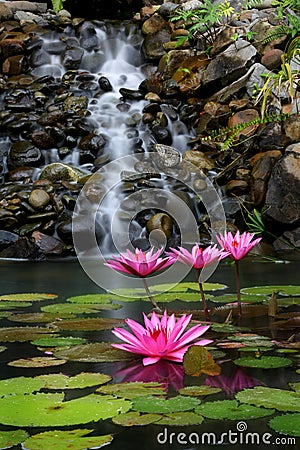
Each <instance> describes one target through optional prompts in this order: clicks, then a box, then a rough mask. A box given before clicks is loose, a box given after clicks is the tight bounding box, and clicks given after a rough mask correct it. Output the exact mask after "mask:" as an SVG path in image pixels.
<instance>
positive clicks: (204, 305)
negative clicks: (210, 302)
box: [198, 269, 210, 321]
mask: <svg viewBox="0 0 300 450" xmlns="http://www.w3.org/2000/svg"><path fill="white" fill-rule="evenodd" d="M198 284H199V289H200V294H201V299H202V305H203V309H204V313H205V319H206V320H207V321H210V315H209V310H208V307H207V303H206V299H205V295H204V290H203V284H202V282H201V279H200V269H199V270H198Z"/></svg>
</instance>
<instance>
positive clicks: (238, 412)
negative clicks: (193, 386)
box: [195, 400, 275, 420]
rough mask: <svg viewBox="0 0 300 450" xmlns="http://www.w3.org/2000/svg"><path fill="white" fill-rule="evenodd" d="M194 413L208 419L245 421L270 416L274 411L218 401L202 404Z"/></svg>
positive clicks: (231, 401)
mask: <svg viewBox="0 0 300 450" xmlns="http://www.w3.org/2000/svg"><path fill="white" fill-rule="evenodd" d="M195 412H196V413H197V414H202V415H203V416H204V417H208V418H209V419H219V420H220V419H228V420H247V419H258V418H260V417H266V416H270V415H272V414H274V412H275V411H274V409H265V408H258V407H256V406H251V405H245V404H239V403H238V402H237V401H236V400H218V401H215V402H206V403H203V404H202V405H200V406H198V407H197V408H196V409H195Z"/></svg>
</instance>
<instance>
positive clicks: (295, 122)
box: [284, 114, 300, 142]
mask: <svg viewBox="0 0 300 450" xmlns="http://www.w3.org/2000/svg"><path fill="white" fill-rule="evenodd" d="M284 131H285V134H286V136H287V137H288V138H289V139H290V140H291V141H292V142H300V116H299V114H294V115H292V116H290V117H289V118H288V119H287V120H286V121H285V122H284Z"/></svg>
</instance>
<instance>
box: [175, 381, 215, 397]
mask: <svg viewBox="0 0 300 450" xmlns="http://www.w3.org/2000/svg"><path fill="white" fill-rule="evenodd" d="M221 391H222V389H220V388H215V387H212V386H206V385H205V384H204V385H202V386H186V387H184V388H182V389H179V391H178V392H179V394H180V395H189V396H191V397H198V396H199V397H200V396H204V395H211V394H217V393H218V392H221Z"/></svg>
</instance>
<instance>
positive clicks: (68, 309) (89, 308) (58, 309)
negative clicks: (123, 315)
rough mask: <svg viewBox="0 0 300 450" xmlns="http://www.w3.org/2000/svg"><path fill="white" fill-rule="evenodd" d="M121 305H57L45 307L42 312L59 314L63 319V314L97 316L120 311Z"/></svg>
mask: <svg viewBox="0 0 300 450" xmlns="http://www.w3.org/2000/svg"><path fill="white" fill-rule="evenodd" d="M120 308H121V306H120V305H116V304H112V303H103V304H102V303H100V304H97V303H55V304H53V305H47V306H43V307H42V308H41V310H42V311H44V312H47V313H52V314H58V315H59V317H62V318H64V317H63V314H64V315H65V314H96V313H98V312H99V311H102V310H105V311H108V310H116V309H120Z"/></svg>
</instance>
